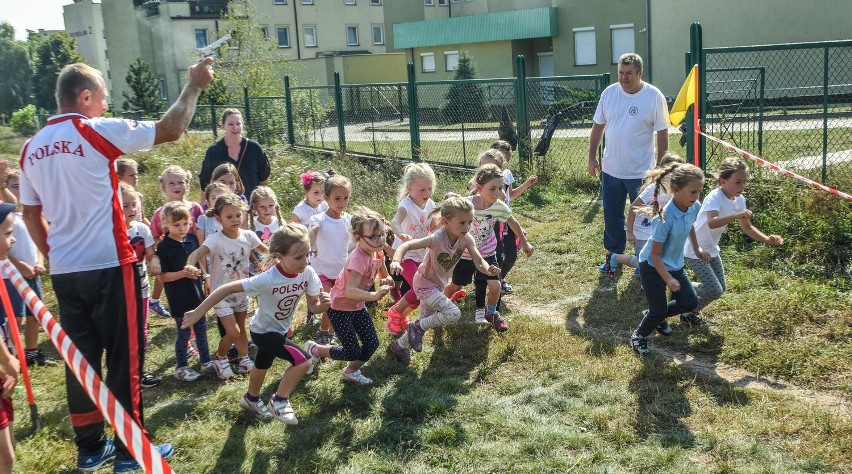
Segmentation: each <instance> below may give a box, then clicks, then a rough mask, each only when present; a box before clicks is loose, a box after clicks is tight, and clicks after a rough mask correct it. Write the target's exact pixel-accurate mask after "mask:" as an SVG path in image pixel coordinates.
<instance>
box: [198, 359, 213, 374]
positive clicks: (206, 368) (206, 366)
mask: <svg viewBox="0 0 852 474" xmlns="http://www.w3.org/2000/svg"><path fill="white" fill-rule="evenodd" d="M215 371H216V365H215V364H214V363H213V361H212V360H208V361H207V362H204V363H202V364H201V373H202V374H206V373H210V372H215Z"/></svg>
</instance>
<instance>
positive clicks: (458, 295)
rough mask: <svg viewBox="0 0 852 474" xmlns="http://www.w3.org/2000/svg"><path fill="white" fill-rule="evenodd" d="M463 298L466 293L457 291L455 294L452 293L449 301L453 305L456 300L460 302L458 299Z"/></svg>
mask: <svg viewBox="0 0 852 474" xmlns="http://www.w3.org/2000/svg"><path fill="white" fill-rule="evenodd" d="M465 296H467V292H466V291H464V290H459V291H457V292H455V293H453V294H452V295H451V296H450V301H452V302H453V303H455V302H456V301H458V300H460V299H462V298H464V297H465Z"/></svg>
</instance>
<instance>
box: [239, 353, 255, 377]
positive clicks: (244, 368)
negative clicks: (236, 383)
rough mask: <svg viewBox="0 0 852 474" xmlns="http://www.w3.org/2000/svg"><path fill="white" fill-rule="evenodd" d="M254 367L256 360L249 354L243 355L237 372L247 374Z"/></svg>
mask: <svg viewBox="0 0 852 474" xmlns="http://www.w3.org/2000/svg"><path fill="white" fill-rule="evenodd" d="M253 368H254V361H252V360H251V358H250V357H249V356H243V357H241V358H240V363H239V365H238V366H237V373H239V374H247V373H249V372H251V369H253Z"/></svg>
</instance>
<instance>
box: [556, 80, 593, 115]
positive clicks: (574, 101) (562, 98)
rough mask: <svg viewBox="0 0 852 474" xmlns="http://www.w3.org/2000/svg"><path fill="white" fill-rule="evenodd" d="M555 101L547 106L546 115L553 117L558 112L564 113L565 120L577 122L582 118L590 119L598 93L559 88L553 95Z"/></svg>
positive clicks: (589, 90) (588, 90) (587, 90)
mask: <svg viewBox="0 0 852 474" xmlns="http://www.w3.org/2000/svg"><path fill="white" fill-rule="evenodd" d="M554 95H555V99H556V100H554V101H553V102H551V103H550V105H548V106H547V114H548V115H555V114H557V113H559V112H563V114H565V113H566V111H567V115H566V116H565V119H566V120H577V119H580V118H583V117H591V114H593V113H594V111H595V104H596V103H597V100H598V93H597V91H595V90H592V89H574V88H573V87H563V86H559V87H557V88H556V91H555V93H554Z"/></svg>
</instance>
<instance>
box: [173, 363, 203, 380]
mask: <svg viewBox="0 0 852 474" xmlns="http://www.w3.org/2000/svg"><path fill="white" fill-rule="evenodd" d="M198 377H201V374H199V373H198V372H196V371H194V370H192V367H190V366H188V365H185V366H183V367H178V368H177V369H175V378H176V379H178V380H183V381H184V382H194V381H196V380H198Z"/></svg>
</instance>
